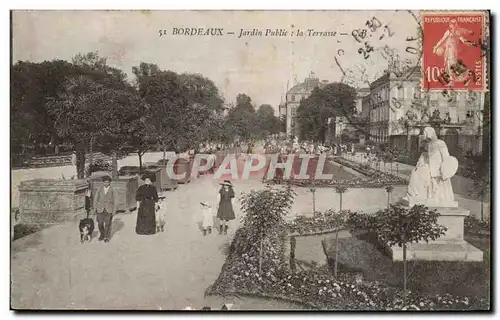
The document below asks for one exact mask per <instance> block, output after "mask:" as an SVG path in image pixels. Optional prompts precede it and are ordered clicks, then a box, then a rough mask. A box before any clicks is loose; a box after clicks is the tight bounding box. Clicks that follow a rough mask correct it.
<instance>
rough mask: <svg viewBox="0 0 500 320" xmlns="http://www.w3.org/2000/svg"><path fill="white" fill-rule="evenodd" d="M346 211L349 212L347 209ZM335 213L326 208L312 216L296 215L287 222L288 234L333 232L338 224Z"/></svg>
mask: <svg viewBox="0 0 500 320" xmlns="http://www.w3.org/2000/svg"><path fill="white" fill-rule="evenodd" d="M346 213H347V214H349V212H348V211H346ZM335 215H336V213H335V212H333V211H331V210H328V211H325V212H324V213H321V212H315V213H314V215H313V216H312V217H305V216H297V218H295V219H294V220H293V221H290V222H287V224H286V227H287V229H288V231H289V233H290V234H289V235H290V236H296V235H301V236H302V235H316V234H323V233H330V232H335V231H336V230H337V226H338V220H337V219H335Z"/></svg>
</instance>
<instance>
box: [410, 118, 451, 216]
mask: <svg viewBox="0 0 500 320" xmlns="http://www.w3.org/2000/svg"><path fill="white" fill-rule="evenodd" d="M423 138H424V140H425V143H426V146H425V150H426V151H424V152H423V153H422V154H421V155H420V158H419V159H418V162H417V165H416V166H415V169H414V170H413V171H412V172H411V175H410V183H409V185H408V193H407V194H406V196H405V197H404V198H403V200H404V202H408V204H409V206H413V205H415V204H423V205H426V206H428V207H458V203H457V202H455V197H454V194H453V188H452V186H451V180H450V179H451V177H453V176H454V175H455V173H456V172H457V169H458V161H457V159H456V158H455V157H452V156H450V154H449V153H448V147H447V146H446V143H445V142H444V141H443V140H440V139H438V137H437V135H436V131H434V129H433V128H431V127H426V128H425V129H424V134H423Z"/></svg>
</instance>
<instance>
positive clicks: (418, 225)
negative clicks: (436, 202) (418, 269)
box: [372, 205, 446, 305]
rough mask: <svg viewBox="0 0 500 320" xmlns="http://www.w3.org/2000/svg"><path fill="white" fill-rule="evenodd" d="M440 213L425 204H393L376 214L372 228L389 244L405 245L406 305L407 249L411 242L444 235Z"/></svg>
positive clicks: (404, 286)
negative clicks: (440, 222)
mask: <svg viewBox="0 0 500 320" xmlns="http://www.w3.org/2000/svg"><path fill="white" fill-rule="evenodd" d="M438 217H439V213H438V212H437V211H436V210H435V209H434V210H429V208H427V207H425V206H423V205H415V206H413V207H411V208H408V207H404V206H402V205H391V206H390V208H387V209H385V210H384V211H380V212H378V213H377V215H376V220H375V221H374V223H373V226H372V229H373V230H374V231H375V232H376V233H377V234H378V235H379V237H380V238H381V240H382V241H384V242H385V243H387V244H388V245H389V246H394V245H397V246H399V247H403V302H404V305H406V286H407V275H408V271H407V270H408V266H407V261H406V260H407V259H406V250H407V245H408V244H409V243H418V242H420V241H426V242H429V240H436V239H437V238H439V237H440V236H442V235H444V234H445V232H446V228H445V227H443V226H441V225H439V224H438V223H437V219H438Z"/></svg>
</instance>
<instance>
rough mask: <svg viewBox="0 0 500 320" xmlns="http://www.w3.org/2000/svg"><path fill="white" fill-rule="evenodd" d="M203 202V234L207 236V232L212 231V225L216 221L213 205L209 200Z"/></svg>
mask: <svg viewBox="0 0 500 320" xmlns="http://www.w3.org/2000/svg"><path fill="white" fill-rule="evenodd" d="M200 204H201V227H202V229H203V235H204V236H206V235H207V233H212V227H213V223H214V218H213V210H212V206H211V205H210V204H208V202H206V201H203V202H200Z"/></svg>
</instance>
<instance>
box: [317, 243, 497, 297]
mask: <svg viewBox="0 0 500 320" xmlns="http://www.w3.org/2000/svg"><path fill="white" fill-rule="evenodd" d="M466 240H467V241H468V242H470V243H471V244H472V245H474V246H476V247H477V248H479V249H481V250H482V251H483V253H484V260H483V262H460V261H456V262H455V261H408V272H409V276H408V288H409V290H411V291H413V292H415V293H420V294H425V295H434V294H440V295H444V294H453V295H457V296H469V297H477V298H487V299H489V296H490V241H489V239H487V238H477V237H476V238H466ZM373 243H374V241H372V240H371V239H369V238H368V237H366V235H365V236H362V237H346V238H342V239H339V248H340V251H339V272H340V273H344V274H358V275H362V277H363V279H365V280H369V281H373V280H375V281H382V282H384V283H386V284H388V285H389V286H395V287H399V288H402V287H403V263H402V262H393V261H392V259H391V258H390V257H389V256H387V255H386V254H384V253H383V249H382V248H380V247H378V246H376V245H374V244H373ZM324 245H325V252H326V254H327V256H328V262H329V265H330V266H331V267H332V270H333V262H334V257H335V243H334V241H332V240H331V239H330V238H328V240H325V242H324Z"/></svg>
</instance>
